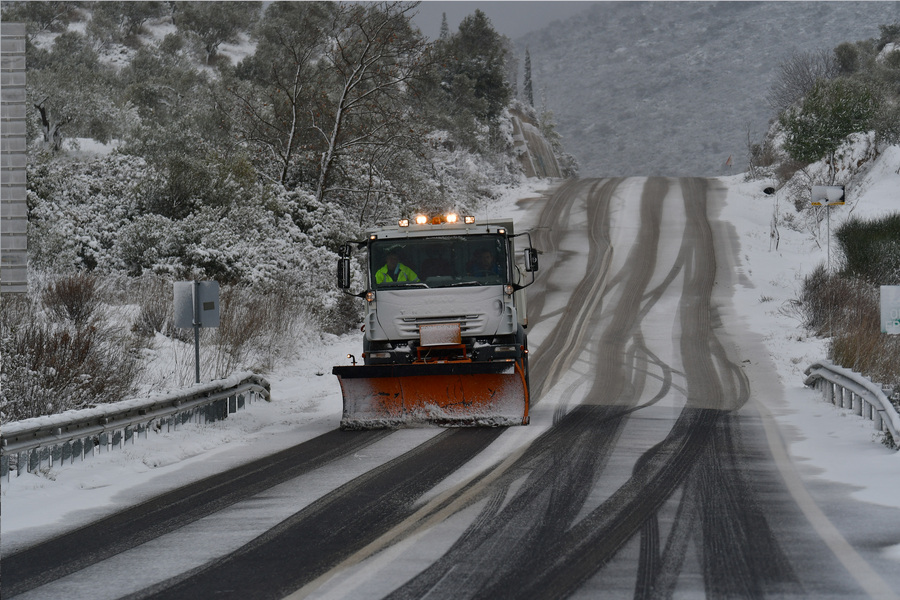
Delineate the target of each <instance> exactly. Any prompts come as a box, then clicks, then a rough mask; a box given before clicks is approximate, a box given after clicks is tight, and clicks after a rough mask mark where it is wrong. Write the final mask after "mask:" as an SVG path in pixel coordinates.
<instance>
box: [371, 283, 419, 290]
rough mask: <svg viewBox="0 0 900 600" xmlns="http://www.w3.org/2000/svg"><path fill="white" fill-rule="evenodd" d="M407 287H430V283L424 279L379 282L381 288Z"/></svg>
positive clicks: (396, 288) (398, 288)
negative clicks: (423, 280)
mask: <svg viewBox="0 0 900 600" xmlns="http://www.w3.org/2000/svg"><path fill="white" fill-rule="evenodd" d="M405 288H417V289H423V288H424V289H428V284H426V283H424V282H422V281H409V282H407V281H403V282H398V283H380V284H378V288H376V289H379V290H402V289H405Z"/></svg>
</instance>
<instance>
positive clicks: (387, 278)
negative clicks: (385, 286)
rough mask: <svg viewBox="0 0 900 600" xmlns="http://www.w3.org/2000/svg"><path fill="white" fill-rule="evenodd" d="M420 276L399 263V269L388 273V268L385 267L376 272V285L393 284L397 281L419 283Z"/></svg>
mask: <svg viewBox="0 0 900 600" xmlns="http://www.w3.org/2000/svg"><path fill="white" fill-rule="evenodd" d="M418 280H419V276H418V275H416V273H415V271H413V270H412V269H410V268H409V267H407V266H406V265H404V264H403V263H397V268H395V269H394V270H393V271H391V272H390V273H388V266H387V265H384V266H383V267H381V268H380V269H378V270H377V271H376V272H375V282H376V283H385V282H387V283H392V282H395V281H418Z"/></svg>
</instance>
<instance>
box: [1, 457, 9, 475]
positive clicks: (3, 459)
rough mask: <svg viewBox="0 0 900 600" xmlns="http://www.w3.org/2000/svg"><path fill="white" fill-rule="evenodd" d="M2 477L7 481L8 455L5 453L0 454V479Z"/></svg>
mask: <svg viewBox="0 0 900 600" xmlns="http://www.w3.org/2000/svg"><path fill="white" fill-rule="evenodd" d="M4 477H5V478H6V480H7V481H9V457H8V456H6V455H5V454H4V455H3V456H0V479H2V478H4Z"/></svg>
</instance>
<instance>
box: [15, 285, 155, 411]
mask: <svg viewBox="0 0 900 600" xmlns="http://www.w3.org/2000/svg"><path fill="white" fill-rule="evenodd" d="M38 295H39V294H38ZM56 316H58V315H55V314H54V312H50V311H46V310H43V309H42V308H41V306H40V304H39V303H38V302H36V301H35V298H33V297H16V296H12V297H10V298H4V300H3V303H2V305H0V327H2V336H0V352H2V354H3V362H2V371H0V382H2V385H0V422H3V423H6V422H9V421H16V420H20V419H25V418H30V417H37V416H41V415H49V414H55V413H58V412H62V411H64V410H69V409H78V408H85V407H88V406H91V405H93V404H97V403H105V402H116V401H118V400H122V399H123V398H125V397H127V395H128V394H130V393H131V392H132V391H133V390H134V388H135V383H136V381H137V377H138V375H139V371H140V363H139V361H138V356H137V354H136V352H135V350H134V346H133V345H132V343H131V342H130V339H129V336H128V332H127V331H123V330H122V329H121V328H119V327H116V326H114V324H113V323H111V322H110V321H109V320H107V319H106V318H105V317H104V313H103V311H100V310H97V311H94V312H93V315H92V317H91V318H88V319H85V320H83V321H73V320H71V319H68V318H66V319H59V318H55V317H56Z"/></svg>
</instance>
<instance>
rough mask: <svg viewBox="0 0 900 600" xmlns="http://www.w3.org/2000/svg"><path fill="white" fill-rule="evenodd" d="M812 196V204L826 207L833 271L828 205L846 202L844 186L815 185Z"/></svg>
mask: <svg viewBox="0 0 900 600" xmlns="http://www.w3.org/2000/svg"><path fill="white" fill-rule="evenodd" d="M811 197H812V201H811V202H810V204H812V205H813V206H824V207H825V220H826V221H827V222H828V225H827V227H828V233H827V235H828V240H827V241H828V272H829V273H831V211H829V210H828V207H830V206H840V205H842V204H844V186H842V185H814V186H813V187H812V194H811Z"/></svg>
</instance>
